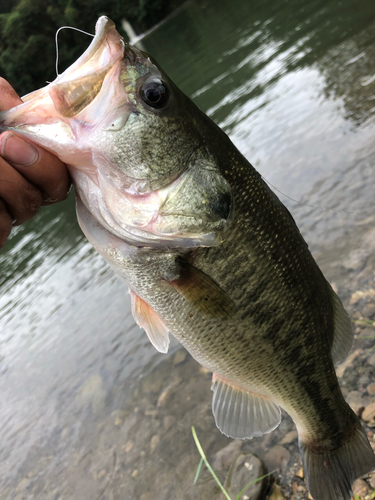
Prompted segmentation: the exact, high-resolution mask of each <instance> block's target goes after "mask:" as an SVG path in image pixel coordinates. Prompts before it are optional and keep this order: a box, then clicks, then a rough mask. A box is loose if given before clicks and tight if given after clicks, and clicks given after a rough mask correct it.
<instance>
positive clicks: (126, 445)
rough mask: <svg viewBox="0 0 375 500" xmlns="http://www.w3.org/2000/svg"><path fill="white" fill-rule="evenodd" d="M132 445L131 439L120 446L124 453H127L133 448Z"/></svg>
mask: <svg viewBox="0 0 375 500" xmlns="http://www.w3.org/2000/svg"><path fill="white" fill-rule="evenodd" d="M133 446H134V443H133V441H127V442H126V443H125V445H124V446H123V447H122V448H123V450H124V451H125V453H129V451H130V450H131V449H132V448H133Z"/></svg>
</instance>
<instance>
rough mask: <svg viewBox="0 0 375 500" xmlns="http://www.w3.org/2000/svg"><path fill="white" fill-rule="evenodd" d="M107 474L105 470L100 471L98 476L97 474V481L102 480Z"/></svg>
mask: <svg viewBox="0 0 375 500" xmlns="http://www.w3.org/2000/svg"><path fill="white" fill-rule="evenodd" d="M106 474H107V471H106V470H105V469H102V470H101V471H100V472H99V474H98V479H99V480H100V479H103V477H104V476H105V475H106Z"/></svg>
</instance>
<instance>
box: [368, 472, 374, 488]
mask: <svg viewBox="0 0 375 500" xmlns="http://www.w3.org/2000/svg"><path fill="white" fill-rule="evenodd" d="M369 483H370V486H371V488H375V474H374V475H372V476H371V477H370V481H369Z"/></svg>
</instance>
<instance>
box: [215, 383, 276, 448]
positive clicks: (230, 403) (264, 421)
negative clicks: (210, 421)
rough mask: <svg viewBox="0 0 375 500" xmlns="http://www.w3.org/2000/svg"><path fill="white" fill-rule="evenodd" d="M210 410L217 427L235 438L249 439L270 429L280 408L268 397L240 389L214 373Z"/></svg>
mask: <svg viewBox="0 0 375 500" xmlns="http://www.w3.org/2000/svg"><path fill="white" fill-rule="evenodd" d="M211 389H212V391H213V393H214V395H213V399H212V413H213V414H214V417H215V422H216V425H217V427H218V428H219V430H220V431H221V432H222V433H223V434H225V435H226V436H228V437H231V438H234V439H252V438H253V437H260V436H262V435H263V434H267V433H268V432H271V431H273V430H274V429H276V427H277V426H278V425H279V423H280V421H281V412H280V408H279V407H278V406H277V405H276V404H275V403H274V402H273V401H272V400H271V399H270V398H268V397H266V396H263V395H261V394H258V393H256V392H250V391H247V390H245V389H242V388H241V387H239V386H236V385H234V384H232V383H231V382H229V381H228V380H225V379H223V378H222V377H220V376H219V375H216V374H213V377H212V386H211Z"/></svg>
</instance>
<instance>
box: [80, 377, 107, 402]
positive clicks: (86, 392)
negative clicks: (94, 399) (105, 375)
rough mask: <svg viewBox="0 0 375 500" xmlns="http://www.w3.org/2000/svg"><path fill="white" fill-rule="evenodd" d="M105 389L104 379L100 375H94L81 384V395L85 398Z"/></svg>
mask: <svg viewBox="0 0 375 500" xmlns="http://www.w3.org/2000/svg"><path fill="white" fill-rule="evenodd" d="M102 389H103V380H102V377H101V376H100V375H92V376H91V377H89V378H88V379H87V380H86V382H85V383H84V384H83V385H82V386H81V388H80V390H79V395H80V396H81V397H83V398H87V397H90V396H93V395H95V394H97V393H98V392H101V391H102Z"/></svg>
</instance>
